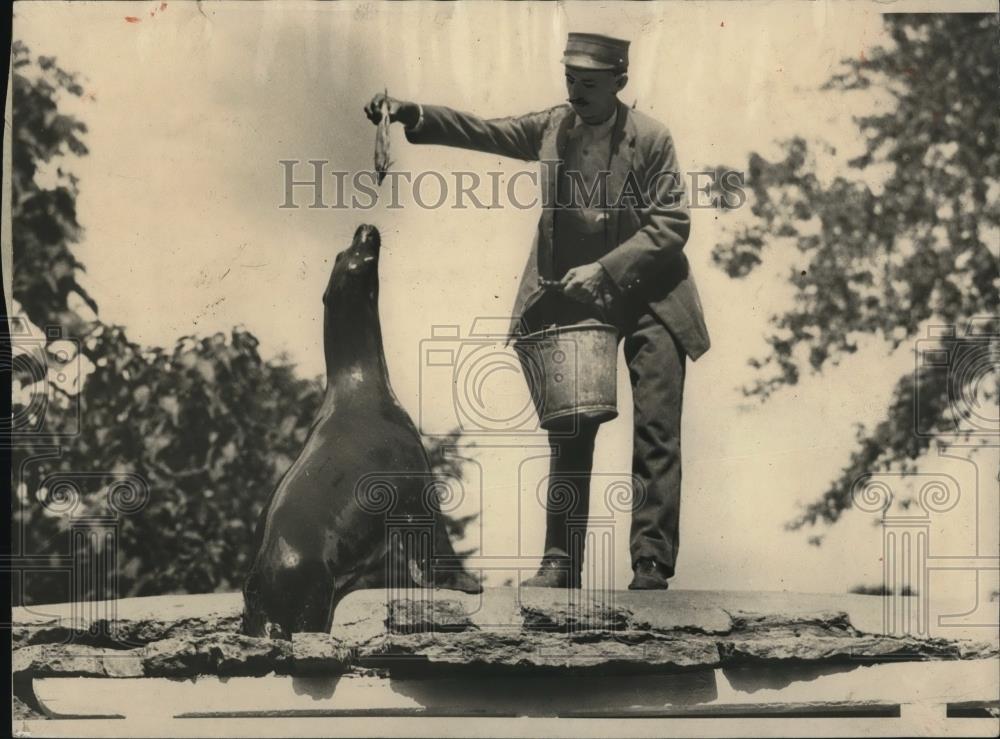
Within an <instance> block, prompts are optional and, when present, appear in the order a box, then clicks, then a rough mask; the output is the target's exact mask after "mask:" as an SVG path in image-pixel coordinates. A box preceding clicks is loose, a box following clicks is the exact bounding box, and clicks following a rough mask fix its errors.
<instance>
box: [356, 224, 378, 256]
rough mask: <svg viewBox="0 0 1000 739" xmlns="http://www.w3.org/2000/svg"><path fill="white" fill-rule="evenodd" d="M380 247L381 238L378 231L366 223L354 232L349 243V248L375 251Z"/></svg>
mask: <svg viewBox="0 0 1000 739" xmlns="http://www.w3.org/2000/svg"><path fill="white" fill-rule="evenodd" d="M381 245H382V237H381V236H380V235H379V232H378V229H377V228H375V227H374V226H369V225H368V224H367V223H362V224H361V225H360V226H358V228H357V230H356V231H355V232H354V241H353V242H352V243H351V248H352V249H359V250H365V251H377V250H378V248H379V247H380V246H381Z"/></svg>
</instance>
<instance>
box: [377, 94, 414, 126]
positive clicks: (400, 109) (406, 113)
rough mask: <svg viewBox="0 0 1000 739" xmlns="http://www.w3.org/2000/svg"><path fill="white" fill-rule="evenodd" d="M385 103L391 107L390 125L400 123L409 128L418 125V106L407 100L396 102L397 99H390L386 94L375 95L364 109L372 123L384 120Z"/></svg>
mask: <svg viewBox="0 0 1000 739" xmlns="http://www.w3.org/2000/svg"><path fill="white" fill-rule="evenodd" d="M383 102H385V103H387V104H388V106H389V122H390V123H395V122H396V121H400V122H401V123H402V124H403V125H405V126H406V127H407V128H412V127H413V126H415V125H417V121H418V120H419V119H420V108H419V107H418V106H417V104H416V103H410V102H407V101H405V100H396V98H392V97H389V96H388V95H386V94H385V93H384V92H377V93H375V95H374V96H372V99H371V100H370V101H368V105H366V106H365V107H364V111H365V115H366V116H368V120H370V121H371V122H372V123H376V124H377V123H378V122H379V121H381V120H382V103H383Z"/></svg>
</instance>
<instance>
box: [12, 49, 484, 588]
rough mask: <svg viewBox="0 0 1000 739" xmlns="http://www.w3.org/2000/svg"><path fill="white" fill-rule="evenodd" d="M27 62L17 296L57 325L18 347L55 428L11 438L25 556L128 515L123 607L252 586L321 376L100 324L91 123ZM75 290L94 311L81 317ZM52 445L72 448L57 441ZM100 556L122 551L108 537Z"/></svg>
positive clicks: (433, 451) (18, 56) (120, 524)
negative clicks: (153, 343) (87, 249)
mask: <svg viewBox="0 0 1000 739" xmlns="http://www.w3.org/2000/svg"><path fill="white" fill-rule="evenodd" d="M13 53H14V95H15V97H14V121H13V123H14V126H13V135H14V145H13V151H14V157H13V159H14V178H13V203H12V215H13V229H14V257H15V264H16V270H15V274H14V298H15V300H16V301H17V303H18V305H19V308H20V310H21V311H22V312H23V314H24V315H25V316H26V317H27V319H29V320H30V322H31V323H32V324H34V325H35V326H36V327H40V328H41V329H46V331H45V332H41V331H38V330H36V331H35V333H34V335H33V336H32V337H31V338H30V339H29V340H23V339H22V343H24V344H26V345H27V346H28V348H29V349H30V348H31V347H32V342H34V343H35V344H37V346H34V349H35V355H36V356H35V359H34V360H33V364H32V362H31V361H27V360H25V359H24V357H23V356H22V357H20V358H18V357H14V358H13V360H14V361H13V366H14V393H13V400H14V411H15V418H20V419H21V421H22V422H24V423H25V424H26V426H27V427H31V428H32V429H35V430H36V431H37V430H38V429H40V430H41V431H42V432H44V433H23V432H22V433H17V432H18V431H19V430H22V429H21V426H20V425H17V424H15V427H14V432H15V434H14V441H15V447H14V453H13V471H14V483H15V489H16V496H15V500H14V507H13V513H12V517H13V548H14V551H15V552H19V553H21V554H22V555H25V556H30V557H34V558H40V559H41V560H43V561H44V562H47V563H48V564H49V565H50V566H51V567H55V566H56V565H58V564H59V562H60V557H67V556H69V557H71V556H73V555H74V554H76V555H79V554H80V553H81V551H74V549H75V548H77V547H80V546H81V543H80V542H79V541H78V540H71V538H70V536H69V530H70V529H71V528H72V527H79V526H80V525H81V523H82V524H83V525H84V526H87V525H89V524H87V522H88V521H93V522H94V524H93V525H94V526H95V527H97V526H100V525H101V524H100V521H99V520H98V518H99V517H108V516H115V517H116V522H117V523H116V527H117V534H118V535H117V539H116V542H115V546H116V547H117V551H116V554H115V560H114V561H115V564H116V572H115V577H116V579H117V591H116V592H117V594H118V595H120V596H133V595H152V594H162V593H176V592H191V593H197V592H209V591H214V590H231V589H235V588H238V587H239V586H240V584H241V582H242V579H243V577H244V575H245V573H246V571H247V570H248V568H249V565H250V561H249V558H250V557H252V556H253V551H252V533H253V529H254V527H255V525H256V522H257V518H258V516H259V514H260V511H261V507H262V506H263V505H264V503H265V502H266V500H267V498H268V494H269V493H270V492H271V490H272V489H273V488H274V486H275V485H276V484H277V482H278V480H279V479H280V477H281V475H282V474H283V473H284V472H285V470H286V469H287V468H288V467H289V466H290V464H291V463H292V461H293V459H294V458H295V456H296V455H297V454H298V452H299V450H300V449H301V447H302V444H303V442H304V441H305V439H306V436H307V434H308V432H309V428H310V426H311V424H312V421H313V418H314V415H315V413H316V410H317V409H318V407H319V404H320V401H321V399H322V396H323V386H322V381H321V379H319V378H315V379H303V378H300V377H298V376H297V375H296V373H295V368H294V366H293V365H292V364H291V363H290V362H289V361H288V360H287V358H285V357H278V358H277V359H274V360H269V361H264V360H263V359H262V358H261V357H260V354H259V353H258V350H257V346H258V342H257V339H256V338H255V337H254V336H253V335H252V334H251V333H250V332H248V331H246V330H245V329H243V328H239V327H237V328H234V329H233V330H232V332H231V333H230V334H229V335H228V336H226V335H224V334H221V333H220V334H216V335H214V336H209V337H201V338H199V337H196V336H184V337H181V338H180V339H178V340H177V342H176V344H175V345H174V346H173V347H172V348H169V349H167V348H161V347H143V346H139V345H138V344H136V343H134V342H132V341H130V340H129V339H128V337H127V335H126V332H125V330H124V329H123V328H122V327H120V326H114V325H108V324H105V323H103V322H102V321H101V320H100V319H99V318H97V316H96V314H97V309H98V306H97V304H96V303H95V302H94V301H93V299H91V298H90V296H89V295H88V294H87V293H86V291H85V290H84V289H83V288H82V287H81V286H80V285H79V284H78V282H77V276H78V272H79V271H81V270H83V265H82V264H80V262H79V261H78V260H77V259H76V258H75V257H74V255H73V251H72V249H73V245H74V244H75V243H77V241H78V239H79V238H80V236H81V228H80V225H79V223H78V222H77V220H76V208H75V204H76V196H77V192H78V182H77V180H76V178H75V177H74V176H73V175H72V174H71V173H69V172H68V171H66V170H64V169H63V167H64V166H65V163H66V161H67V159H68V158H69V157H70V156H84V155H86V154H87V148H86V146H85V144H84V143H83V141H82V138H81V137H82V136H83V135H84V134H85V133H86V127H85V126H84V125H83V124H82V123H81V122H79V121H77V120H75V119H74V118H72V117H69V116H66V115H63V114H61V113H60V112H59V110H58V102H59V99H60V96H61V95H64V94H69V95H73V96H78V97H79V96H81V95H83V94H84V91H83V88H82V86H81V85H80V83H79V82H78V80H77V78H76V77H75V76H74V75H71V74H69V73H67V72H65V71H64V70H62V69H61V68H59V67H58V66H57V65H56V63H55V61H54V60H52V59H49V58H46V57H38V58H35V59H33V58H32V57H31V55H30V52H29V50H28V49H27V48H26V47H25V46H24V45H23V44H20V43H15V44H14V46H13ZM40 163H45V164H47V165H51V166H55V167H56V175H57V176H56V181H55V184H54V186H53V187H50V188H44V187H42V186H40V185H39V184H38V178H36V174H37V172H38V168H39V165H40ZM74 293H75V294H77V295H79V296H80V297H81V298H82V300H83V302H84V303H85V304H86V305H87V306H88V307H89V309H90V311H92V312H93V315H92V316H90V317H88V316H87V315H85V314H86V311H84V310H83V307H82V306H79V305H78V306H77V307H74V301H73V299H72V297H71V296H72V295H73V294H74ZM51 328H56V329H57V331H56V332H54V333H55V339H56V340H50V339H51V338H52V334H50V333H49V332H48V331H47V330H48V329H51ZM46 344H47V345H46ZM74 347H75V348H74ZM23 348H24V347H22V349H23ZM59 352H63V353H64V354H65V355H66V356H64V357H63V359H62V360H61V361H59V360H57V359H56V356H55V355H56V354H57V353H59ZM28 355H30V352H28ZM28 355H25V356H28ZM29 359H30V356H29ZM39 367H40V368H41V369H38V368H39ZM73 367H76V368H77V370H78V371H77V372H76V373H74V372H70V369H71V368H73ZM60 374H63V375H70V376H71V377H74V378H75V379H76V380H77V382H76V383H75V384H74V383H73V382H72V381H68V382H67V381H60V380H59V379H58V377H59V375H60ZM36 417H37V418H36ZM36 420H37V423H35V421H36ZM51 434H64V435H65V436H63V437H62V439H61V440H60V441H59V442H58V446H55V445H54V443H53V441H52V437H51V436H47V435H51ZM458 441H459V438H458V434H457V433H455V434H453V435H452V437H447V438H443V439H440V440H437V441H436V442H435V443H433V444H432V445H431V446H430V448H429V454H430V457H431V461H432V465H433V467H434V469H435V470H436V471H439V472H440V473H441V474H450V475H456V476H459V477H461V474H462V462H461V460H460V459H459V458H457V457H455V456H454V455H453V454H452V452H451V451H450V449H449V447H453V446H455V445H456V444H457V443H458ZM128 476H135V477H134V478H130V479H138V480H141V481H143V482H144V483H145V485H146V486H147V487H148V496H146V497H144V498H141V499H138V500H136V501H134V503H135V506H134V508H135V510H131V511H129V512H127V513H122V512H121V509H120V508H119V509H118V510H116V509H115V508H114V507H113V506H112V505H111V504H110V502H109V501H111V500H112V498H113V495H114V490H115V486H116V485H117V484H118V483H119V482H120V481H121V480H122V479H125V478H128ZM53 480H59V481H61V482H60V484H58V485H57V484H55V483H54V482H52V481H53ZM472 518H474V517H471V516H470V517H465V518H461V519H454V520H449V521H448V527H449V532H450V533H451V534H452V535H453V536H461V535H462V533H463V532H464V529H465V527H466V526H467V525H468V524H469V522H470V521H471V520H472ZM95 530H96V529H95ZM87 546H90V547H95V546H96V547H97V550H98V551H99V552H103V553H105V554H108V553H109V552H108V551H107V547H108V546H110V545H109V544H108V542H106V541H104V540H103V539H101V538H100V537H94V538H93V541H92V542H91V543H90V544H88V545H87ZM92 553H93V552H92ZM469 553H471V552H466V553H465V554H469ZM50 569H51V568H50ZM79 585H80V583H77V587H78V588H79ZM100 588H101V585H100V583H90V584H87V583H84V588H83V590H82V591H81V590H79V589H77V590H74V591H71V589H70V583H69V581H68V579H67V578H66V577H65V576H58V575H55V574H52V572H49V573H47V574H46V573H45V572H44V571H43V572H42V573H35V574H26V575H25V576H24V577H23V578H22V582H21V587H20V588H19V590H18V592H15V593H14V600H15V603H22V602H23V603H39V602H52V601H61V600H68V599H69V598H70V597H84V598H93V597H106V596H107V595H108V593H106V592H104V591H102V590H101V589H100Z"/></svg>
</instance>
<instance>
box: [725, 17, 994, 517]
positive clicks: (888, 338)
mask: <svg viewBox="0 0 1000 739" xmlns="http://www.w3.org/2000/svg"><path fill="white" fill-rule="evenodd" d="M884 22H885V23H886V25H887V28H888V31H889V33H890V36H891V38H892V42H893V44H892V46H891V47H890V48H879V49H876V50H875V51H874V52H873V53H872V54H871V55H870V57H868V58H865V57H862V58H861V59H849V60H845V62H844V70H843V71H842V72H841V73H839V74H837V75H835V76H834V77H833V78H832V79H830V80H829V82H828V83H827V85H826V89H827V90H829V91H830V92H831V94H833V93H836V92H838V91H840V92H846V91H853V90H862V89H868V88H872V89H873V90H878V91H881V92H882V93H883V94H885V95H887V96H888V98H889V100H890V101H891V104H890V106H889V108H888V109H887V110H886V111H885V112H883V113H878V114H873V115H866V116H863V117H860V118H856V119H855V123H856V125H857V128H858V133H859V134H860V137H861V140H863V141H864V151H863V153H862V154H861V155H860V156H858V157H856V158H854V159H852V160H850V161H849V162H847V166H846V167H845V171H846V174H842V175H841V176H838V177H835V178H833V180H832V181H831V182H829V183H828V184H826V183H824V182H823V181H822V180H821V178H820V176H819V175H818V174H817V166H816V164H817V162H816V157H815V155H814V153H813V152H812V151H810V148H809V145H808V144H807V142H806V141H805V140H804V139H802V138H795V139H792V140H791V141H787V142H784V145H783V150H784V156H783V158H782V159H780V160H779V161H775V162H772V161H768V160H766V159H765V158H764V157H762V156H760V155H758V154H756V153H754V154H752V155H751V157H750V160H749V164H748V173H747V175H748V176H747V185H748V186H749V188H750V194H751V197H750V199H749V202H750V204H751V212H752V215H753V219H752V221H751V222H750V223H749V225H746V226H744V227H743V228H742V229H741V230H739V232H737V233H734V234H733V238H732V239H731V240H729V241H727V242H725V243H722V244H720V245H719V246H718V247H717V248H716V249H715V251H714V253H713V259H714V261H715V262H716V264H717V265H719V266H720V267H721V268H722V269H724V270H725V271H726V272H727V274H729V275H730V276H731V277H734V278H739V277H743V276H745V275H747V274H749V273H750V272H751V271H752V270H754V269H755V268H756V267H757V266H758V265H760V264H761V263H763V261H764V259H765V257H766V255H767V253H768V251H769V250H771V249H775V248H777V247H778V246H789V245H790V246H792V247H793V248H795V249H796V250H797V253H798V256H799V257H800V259H799V262H800V263H799V264H797V265H796V267H795V269H793V271H792V272H791V273H790V274H789V276H788V280H789V282H790V283H791V285H792V286H793V288H794V302H793V304H792V307H791V308H789V309H788V310H787V311H785V312H784V313H781V314H779V315H775V316H773V317H772V319H771V324H772V330H771V332H770V334H769V335H768V337H767V343H768V345H769V347H770V349H769V351H768V353H767V355H766V356H764V357H762V358H758V359H754V360H752V361H751V366H753V367H754V369H755V370H756V377H755V380H754V381H753V383H752V384H751V385H749V386H748V387H746V388H745V389H744V392H745V393H746V394H747V395H750V396H756V397H759V398H760V399H762V400H764V399H766V398H767V397H768V396H770V395H771V394H772V393H774V392H776V391H777V390H779V389H780V388H782V387H785V386H788V385H795V384H796V383H797V382H798V380H799V378H800V376H801V374H802V372H803V370H807V371H810V372H813V373H818V372H821V371H822V370H823V369H824V368H826V367H828V366H831V365H836V364H837V363H838V362H839V361H840V360H841V359H842V358H843V357H844V356H846V355H849V354H852V353H854V352H855V351H856V350H857V348H858V342H859V339H860V337H862V336H865V335H870V336H875V337H878V338H880V339H882V340H883V341H884V342H886V344H887V345H888V347H889V348H890V349H895V348H897V347H899V346H900V345H901V344H902V343H903V342H910V341H914V340H916V339H917V338H918V337H920V335H921V332H923V331H925V329H926V328H927V327H928V325H929V324H930V325H944V326H949V327H951V328H952V330H953V333H954V335H953V337H946V338H945V340H944V342H943V345H942V347H941V348H942V350H943V352H944V355H945V356H946V357H947V359H946V361H943V362H941V363H938V362H926V361H925V358H926V357H925V355H924V354H923V353H920V354H918V356H917V366H916V370H915V371H914V372H913V373H912V374H907V375H905V376H903V377H901V378H900V379H899V381H898V383H897V385H896V388H895V391H894V395H893V399H892V402H891V404H890V407H889V409H888V413H887V416H886V418H885V419H884V420H883V421H882V422H881V423H879V424H878V425H877V426H876V428H875V429H874V430H873V431H866V430H865V429H863V428H862V429H859V431H858V438H857V443H858V446H857V449H856V451H855V452H854V453H853V454H852V456H851V459H850V460H849V462H848V464H847V466H846V468H845V469H844V470H843V472H842V474H841V475H840V476H839V477H838V479H837V480H836V481H834V482H833V484H832V485H831V486H830V487H829V488H828V489H827V491H826V492H825V493H824V494H823V495H822V496H821V498H820V500H818V501H816V502H814V503H812V504H810V505H809V506H808V507H807V508H806V509H805V511H804V512H803V513H802V515H801V516H800V517H798V518H797V519H795V520H794V521H792V522H790V524H789V525H790V527H791V528H800V527H802V526H804V525H807V524H815V523H816V522H817V521H820V520H824V521H827V522H833V521H836V520H837V519H838V518H839V516H840V514H841V513H842V512H843V511H844V510H845V509H846V508H847V507H848V506H849V505H850V502H851V501H850V491H851V486H852V485H853V483H854V481H855V480H857V479H858V477H859V476H861V475H862V474H865V473H870V472H876V471H881V470H885V469H888V468H891V467H902V468H903V469H909V468H912V460H915V459H917V458H918V457H919V456H920V455H921V454H922V453H924V452H925V451H926V450H927V448H928V446H929V444H930V442H931V440H932V439H934V438H935V437H936V436H939V435H940V434H946V435H949V436H950V437H952V438H956V437H961V436H969V435H974V434H976V433H979V432H982V431H983V429H984V428H986V427H987V425H988V424H995V421H994V420H993V419H995V418H996V412H995V410H991V408H995V406H996V403H997V398H998V392H997V389H998V387H997V384H998V380H997V356H998V354H997V352H998V342H997V338H998V336H1000V321H998V320H997V319H998V313H1000V297H998V296H1000V292H998V290H1000V275H998V253H997V247H998V240H1000V230H998V229H1000V151H998V150H997V147H996V142H997V141H998V140H1000V117H998V115H997V110H998V107H997V103H998V90H1000V87H998V66H1000V47H998V44H997V41H998V33H997V31H998V22H997V16H996V15H975V14H953V15H951V14H920V15H902V14H900V15H886V16H885V17H884ZM882 175H884V177H882ZM880 180H881V181H880ZM918 348H919V347H918Z"/></svg>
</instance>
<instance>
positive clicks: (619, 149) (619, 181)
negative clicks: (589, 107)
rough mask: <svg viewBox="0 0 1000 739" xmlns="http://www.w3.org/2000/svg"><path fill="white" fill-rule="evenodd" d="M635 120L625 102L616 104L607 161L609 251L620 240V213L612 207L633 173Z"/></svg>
mask: <svg viewBox="0 0 1000 739" xmlns="http://www.w3.org/2000/svg"><path fill="white" fill-rule="evenodd" d="M635 140H636V130H635V121H634V120H632V115H631V111H630V110H629V107H628V106H627V105H625V103H623V102H621V101H620V100H619V101H618V120H617V121H616V122H615V127H614V129H613V130H612V133H611V155H610V161H609V162H608V172H609V174H608V198H609V199H610V201H611V209H610V213H609V218H608V225H607V229H606V230H605V232H604V247H605V249H606V250H607V251H611V250H612V249H614V248H615V247H616V246H618V244H619V243H621V241H622V237H623V236H624V234H623V229H622V211H621V210H620V209H619V208H616V207H614V206H615V203H616V201H617V200H618V198H619V196H620V194H621V191H622V189H623V188H624V187H625V181H626V179H627V178H628V174H629V172H630V171H634V161H635Z"/></svg>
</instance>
